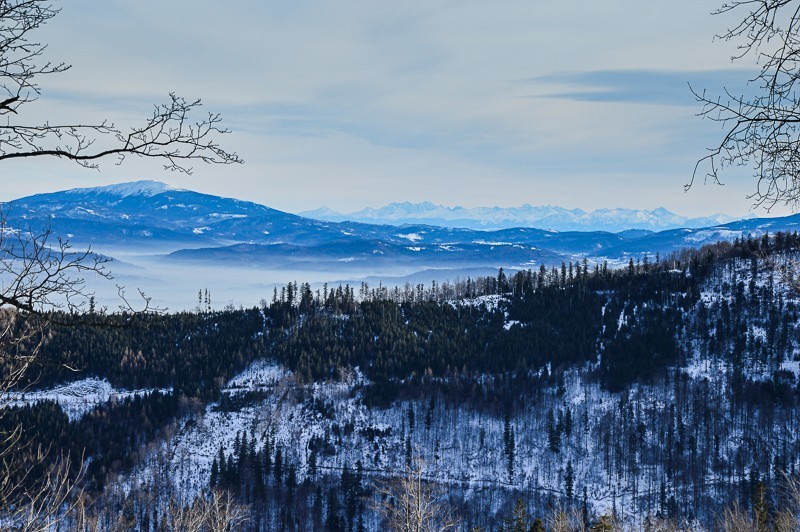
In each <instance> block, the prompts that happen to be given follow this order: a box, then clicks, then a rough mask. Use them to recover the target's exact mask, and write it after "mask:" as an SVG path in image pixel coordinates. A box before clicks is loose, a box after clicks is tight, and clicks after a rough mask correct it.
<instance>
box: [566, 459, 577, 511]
mask: <svg viewBox="0 0 800 532" xmlns="http://www.w3.org/2000/svg"><path fill="white" fill-rule="evenodd" d="M574 481H575V478H574V476H573V471H572V460H569V461H567V469H566V471H565V472H564V493H565V494H566V495H567V501H572V489H573V483H574Z"/></svg>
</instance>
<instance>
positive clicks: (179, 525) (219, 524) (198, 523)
mask: <svg viewBox="0 0 800 532" xmlns="http://www.w3.org/2000/svg"><path fill="white" fill-rule="evenodd" d="M247 521H248V516H247V509H246V508H245V507H244V506H242V505H240V504H238V503H236V502H235V501H234V500H233V497H232V496H231V495H230V493H228V492H227V491H221V490H213V491H211V493H209V494H207V495H206V494H200V495H198V496H197V497H196V498H195V500H194V502H193V503H192V504H191V505H190V506H184V505H182V504H180V503H179V502H177V501H175V500H172V501H170V503H169V511H168V514H167V522H166V523H165V524H164V526H165V527H166V529H167V530H169V531H175V532H236V531H238V530H242V529H243V527H244V525H245V524H247Z"/></svg>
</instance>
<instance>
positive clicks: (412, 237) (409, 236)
mask: <svg viewBox="0 0 800 532" xmlns="http://www.w3.org/2000/svg"><path fill="white" fill-rule="evenodd" d="M395 236H396V237H397V238H405V239H406V240H408V241H409V242H412V243H417V242H419V241H420V240H422V236H421V235H420V234H419V233H406V234H402V233H401V234H398V235H395Z"/></svg>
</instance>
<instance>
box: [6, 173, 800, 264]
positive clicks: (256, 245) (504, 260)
mask: <svg viewBox="0 0 800 532" xmlns="http://www.w3.org/2000/svg"><path fill="white" fill-rule="evenodd" d="M397 205H398V206H397V207H396V209H395V211H393V212H395V213H396V215H397V217H398V218H397V219H400V218H399V217H400V216H401V215H402V216H407V215H408V213H409V212H413V211H414V209H415V208H419V209H420V210H419V212H420V213H424V212H430V209H431V208H436V207H435V206H433V207H431V206H430V205H431V204H421V205H422V206H421V207H420V206H416V207H415V206H410V204H409V206H406V207H403V205H405V204H397ZM442 209H444V208H442ZM526 209H527V210H528V211H529V212H531V213H533V212H534V211H536V209H537V208H535V207H530V208H527V207H523V208H521V210H519V212H523V211H524V210H526ZM546 209H550V210H551V211H552V219H554V220H555V219H556V218H557V217H558V216H562V215H563V216H566V215H564V214H563V213H565V212H566V213H572V214H571V216H572V217H573V219H575V220H588V219H590V218H592V217H594V218H595V219H599V218H598V217H601V216H608V217H611V216H612V215H611V214H610V213H614V212H617V213H620V214H619V220H627V219H630V217H633V218H637V217H638V219H641V220H643V221H642V222H641V224H640V225H642V224H644V225H648V224H649V225H651V226H652V225H658V224H662V225H664V224H674V223H677V222H676V220H677V218H676V216H677V215H673V214H672V213H669V212H668V211H666V210H664V209H657V210H656V211H622V210H613V211H611V210H609V211H595V212H594V213H583V211H566V210H563V209H560V210H559V209H558V208H550V207H548V208H546ZM500 211H502V212H514V211H513V210H492V212H494V213H495V214H496V213H498V212H500ZM387 212H388V211H387ZM451 212H456V211H454V210H453V211H451ZM470 212H471V213H472V215H477V212H478V211H475V210H473V211H470ZM537 212H539V211H537ZM559 213H561V214H559ZM581 213H583V214H581ZM623 214H624V216H623ZM531 216H532V215H531ZM563 216H562V217H563ZM648 220H649V221H648ZM395 221H396V220H395ZM493 223H494V222H493ZM564 223H566V222H564ZM574 223H578V222H574ZM587 223H588V222H587ZM608 223H609V224H610V222H608ZM632 223H633V222H630V223H627V222H624V221H618V223H617V225H616V226H615V227H614V229H620V228H625V229H626V230H624V231H618V232H609V231H554V230H543V229H535V228H530V227H516V228H505V229H499V230H491V231H489V230H476V229H470V228H454V227H442V226H435V225H427V224H421V223H415V224H405V225H401V226H396V225H389V224H365V223H361V222H355V221H346V222H333V221H324V220H315V219H311V218H307V217H302V216H298V215H294V214H289V213H286V212H281V211H278V210H275V209H271V208H269V207H266V206H264V205H259V204H256V203H252V202H248V201H241V200H237V199H230V198H222V197H218V196H212V195H209V194H201V193H198V192H193V191H191V190H182V189H175V188H172V187H169V186H168V185H165V184H163V183H158V182H154V181H140V182H136V183H124V184H120V185H111V186H105V187H96V188H84V189H72V190H66V191H63V192H56V193H52V194H38V195H35V196H30V197H26V198H20V199H18V200H15V201H13V202H11V210H10V216H9V218H8V220H7V225H8V226H11V227H14V226H16V227H20V228H23V229H24V228H27V227H32V228H34V229H36V228H40V227H45V226H47V225H48V224H49V225H50V226H51V227H52V229H53V231H54V232H55V233H56V234H58V235H61V236H63V237H65V238H68V239H70V241H71V242H73V243H74V244H75V245H91V246H92V248H93V249H94V250H95V251H97V252H100V253H105V254H108V255H110V256H117V254H119V253H124V254H125V255H130V254H131V253H139V254H148V255H149V256H150V257H151V258H152V257H157V258H158V260H160V261H161V262H162V263H164V264H175V263H185V264H186V263H192V264H197V265H202V264H213V265H216V266H220V265H222V266H246V267H248V268H257V269H264V270H270V269H282V270H303V271H318V272H325V275H329V276H331V277H335V276H338V275H340V274H341V273H347V275H351V276H352V275H363V276H364V277H366V276H370V275H373V276H374V275H389V274H390V273H391V274H396V275H409V274H411V273H413V272H417V271H422V270H426V269H450V270H467V269H470V268H487V267H490V268H497V267H500V266H503V267H507V268H529V267H538V265H539V264H540V263H545V264H560V262H561V261H562V260H578V259H582V258H583V257H587V258H589V259H590V260H611V261H615V260H627V257H629V256H637V257H638V256H642V255H644V254H650V255H651V256H652V255H655V254H656V253H661V254H662V255H664V254H666V253H669V252H671V251H674V250H678V249H681V248H684V247H693V246H700V245H702V244H705V243H709V242H715V241H718V240H724V239H733V238H735V237H737V236H743V235H748V234H753V235H759V234H762V233H763V232H765V231H769V232H775V231H778V230H796V229H798V228H800V216H790V217H784V218H771V219H747V220H739V221H734V222H728V223H725V224H721V225H720V224H716V223H714V224H711V225H710V226H708V227H703V228H689V227H681V228H673V229H668V230H664V231H658V232H653V231H649V230H646V229H642V228H641V227H634V228H631V225H630V224H632ZM338 278H341V277H338Z"/></svg>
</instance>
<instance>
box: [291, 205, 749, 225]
mask: <svg viewBox="0 0 800 532" xmlns="http://www.w3.org/2000/svg"><path fill="white" fill-rule="evenodd" d="M300 216H305V217H307V218H313V219H316V220H325V221H329V222H344V221H352V222H361V223H369V224H390V225H404V224H425V225H436V226H441V227H459V228H466V229H477V230H483V231H487V230H498V229H510V228H513V227H534V228H538V229H549V230H552V231H607V232H610V233H618V232H620V231H626V230H630V229H641V230H647V231H663V230H666V229H678V228H682V227H688V228H698V227H709V226H714V225H719V224H724V223H728V222H732V221H734V220H735V218H733V217H731V216H728V215H726V214H714V215H711V216H705V217H700V218H689V217H686V216H681V215H679V214H675V213H674V212H670V211H668V210H667V209H664V208H658V209H654V210H652V211H648V210H637V209H598V210H595V211H591V212H587V211H584V210H582V209H565V208H563V207H554V206H550V205H545V206H532V205H528V204H525V205H522V206H521V207H507V208H504V207H474V208H464V207H445V206H442V205H436V204H434V203H431V202H429V201H426V202H422V203H409V202H403V203H390V204H389V205H386V206H385V207H381V208H380V209H372V208H366V209H362V210H360V211H357V212H351V213H347V214H343V213H340V212H336V211H334V210H332V209H329V208H327V207H322V208H320V209H316V210H313V211H305V212H301V213H300Z"/></svg>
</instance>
